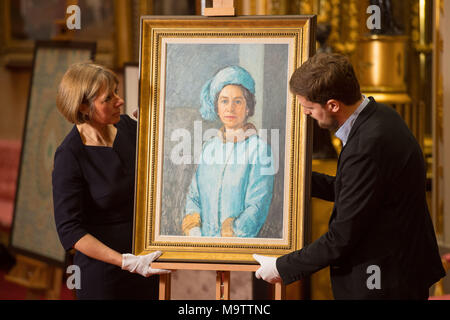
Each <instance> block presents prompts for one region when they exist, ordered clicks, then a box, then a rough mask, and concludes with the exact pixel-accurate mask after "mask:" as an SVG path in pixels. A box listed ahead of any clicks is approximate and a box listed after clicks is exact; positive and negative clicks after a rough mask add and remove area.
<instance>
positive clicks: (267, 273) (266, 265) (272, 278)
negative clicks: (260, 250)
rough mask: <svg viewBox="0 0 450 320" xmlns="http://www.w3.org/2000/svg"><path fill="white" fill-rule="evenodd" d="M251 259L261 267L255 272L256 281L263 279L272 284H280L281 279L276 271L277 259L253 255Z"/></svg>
mask: <svg viewBox="0 0 450 320" xmlns="http://www.w3.org/2000/svg"><path fill="white" fill-rule="evenodd" d="M253 259H255V260H256V261H258V263H259V264H260V265H261V267H260V268H259V269H258V270H256V272H255V276H256V278H257V279H263V280H265V281H267V282H269V283H272V284H273V283H276V282H281V277H280V274H279V273H278V270H277V258H273V257H266V256H261V255H259V254H254V255H253Z"/></svg>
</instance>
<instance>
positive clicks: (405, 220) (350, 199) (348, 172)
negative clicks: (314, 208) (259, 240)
mask: <svg viewBox="0 0 450 320" xmlns="http://www.w3.org/2000/svg"><path fill="white" fill-rule="evenodd" d="M370 100H371V101H370V103H369V104H368V105H367V106H366V107H365V109H363V111H362V112H361V113H360V115H359V116H358V117H357V119H356V121H355V123H354V125H353V127H352V129H351V131H350V134H349V137H348V140H347V144H346V145H345V146H344V147H343V149H342V151H341V154H340V156H339V160H338V165H337V172H336V177H331V176H327V175H324V174H319V173H313V176H312V186H311V188H312V190H311V192H312V196H313V197H318V198H321V199H324V200H328V201H334V208H333V212H332V215H331V218H330V221H329V229H328V232H327V233H325V234H324V235H323V236H322V237H320V238H319V239H318V240H316V241H314V242H312V243H311V244H309V245H307V246H305V247H304V248H303V249H301V250H299V251H295V252H292V253H290V254H287V255H285V256H282V257H280V258H279V259H277V269H278V271H279V273H280V276H281V278H282V280H283V282H284V283H287V284H288V283H291V282H293V281H296V280H299V279H301V278H303V277H306V276H308V275H310V274H311V273H313V272H316V271H318V270H320V269H322V268H324V267H326V266H330V273H331V282H332V288H333V294H334V297H335V298H336V299H403V298H406V297H408V291H411V290H412V291H414V290H420V289H421V288H428V287H430V286H431V285H432V284H433V283H435V282H436V281H438V280H439V279H440V278H441V277H443V276H444V275H445V271H444V269H443V267H442V263H441V260H440V256H439V252H438V246H437V242H436V237H435V234H434V229H433V225H432V222H431V218H430V214H429V211H428V207H427V202H426V190H425V188H426V173H425V172H426V170H425V163H424V159H423V155H422V151H421V148H420V146H419V144H418V143H417V141H416V139H415V138H414V136H413V135H412V134H411V132H410V130H409V129H408V127H407V126H406V124H405V122H404V121H403V119H402V118H401V117H400V116H399V115H398V114H397V112H396V111H395V110H393V109H392V108H390V107H388V106H385V105H383V104H379V103H376V102H375V101H374V99H373V98H372V97H370ZM369 266H376V267H378V268H379V269H378V270H379V272H377V271H374V270H376V269H372V267H371V268H369ZM376 267H375V268H376ZM376 274H378V275H379V279H380V285H381V286H379V289H378V288H373V286H374V285H376V284H377V281H376V280H377V279H376V278H375V277H377V275H376ZM370 288H372V289H370Z"/></svg>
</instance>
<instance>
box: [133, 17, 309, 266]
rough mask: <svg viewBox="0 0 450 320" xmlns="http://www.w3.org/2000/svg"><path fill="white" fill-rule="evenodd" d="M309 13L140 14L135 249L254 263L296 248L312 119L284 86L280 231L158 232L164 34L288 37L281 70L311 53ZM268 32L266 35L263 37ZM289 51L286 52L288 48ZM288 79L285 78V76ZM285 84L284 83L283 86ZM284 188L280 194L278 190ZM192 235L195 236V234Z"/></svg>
mask: <svg viewBox="0 0 450 320" xmlns="http://www.w3.org/2000/svg"><path fill="white" fill-rule="evenodd" d="M315 24H316V17H315V16H277V17H274V16H271V17H269V16H246V17H231V18H229V17H228V18H205V17H182V16H178V17H167V16H165V17H164V16H152V17H142V19H141V42H140V44H141V46H140V71H139V72H140V112H139V122H138V147H137V168H136V169H137V170H136V172H137V173H136V175H137V177H136V196H135V200H136V201H135V216H134V219H135V220H134V241H133V247H134V253H135V254H146V253H149V252H151V251H154V250H161V251H163V255H162V256H161V257H160V259H159V261H177V262H180V261H190V262H216V263H217V262H221V263H223V262H225V263H255V261H254V260H253V258H252V254H253V253H259V254H265V255H272V256H279V255H283V254H286V253H289V252H291V251H294V250H298V249H300V248H301V247H302V246H303V245H304V243H305V239H307V237H306V234H307V231H308V230H307V228H306V225H307V223H306V221H307V219H308V211H309V209H308V204H309V196H310V194H309V185H310V170H311V168H310V164H311V158H310V157H311V150H310V149H311V144H312V143H311V142H310V136H311V132H310V130H311V128H312V127H311V125H310V120H308V118H307V117H306V116H305V115H304V114H303V113H301V112H300V108H299V102H298V101H297V100H296V98H295V96H294V95H293V94H291V93H290V92H286V99H287V100H286V101H287V104H286V106H287V107H286V120H285V123H286V142H285V146H286V153H285V154H286V157H285V161H284V166H285V167H284V192H285V195H284V199H285V200H284V206H283V207H284V210H283V211H284V213H283V230H284V231H283V236H282V238H281V239H266V238H237V237H231V238H226V237H216V238H213V237H205V238H203V237H197V239H193V238H192V237H184V236H179V237H174V238H173V239H172V238H170V237H164V236H160V235H159V234H157V231H156V226H157V223H158V219H159V215H160V214H161V213H160V212H157V211H158V208H160V205H159V204H160V203H161V201H162V196H161V190H162V186H161V185H162V181H161V172H162V170H161V167H162V165H163V159H162V157H163V154H164V153H163V148H164V146H163V143H162V142H163V141H164V130H163V129H162V128H163V126H164V122H165V119H164V109H162V108H163V103H161V101H163V100H161V96H162V97H163V99H164V82H163V80H162V79H165V71H166V69H165V68H164V67H163V66H164V64H163V63H164V57H163V51H164V43H165V42H164V41H165V40H167V39H183V41H187V42H190V41H194V40H195V41H199V39H200V40H202V39H206V40H208V39H214V41H217V39H219V41H220V39H223V41H224V42H225V43H230V41H234V40H233V39H236V41H246V39H248V41H251V40H252V39H263V41H270V39H278V40H279V39H282V40H283V41H289V43H290V45H289V51H290V54H289V59H290V60H291V61H288V66H289V69H288V76H289V75H290V74H292V72H293V71H294V70H295V69H296V68H297V67H299V66H300V65H301V64H302V63H303V62H304V61H305V60H307V59H308V57H309V56H311V55H312V54H313V53H314V48H315V34H314V31H315ZM267 39H269V40H267ZM291 53H292V54H291ZM287 80H288V79H286V81H287ZM287 91H289V90H287ZM282 196H283V195H282ZM194 238H195V237H194Z"/></svg>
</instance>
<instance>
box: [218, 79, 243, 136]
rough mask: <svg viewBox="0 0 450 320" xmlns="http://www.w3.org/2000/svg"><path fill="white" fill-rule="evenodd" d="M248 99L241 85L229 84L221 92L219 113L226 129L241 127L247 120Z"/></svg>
mask: <svg viewBox="0 0 450 320" xmlns="http://www.w3.org/2000/svg"><path fill="white" fill-rule="evenodd" d="M247 112H248V111H247V101H246V100H245V97H244V93H243V91H242V89H241V87H240V86H237V85H227V86H225V87H224V88H223V89H222V90H221V91H220V93H219V98H218V99H217V113H218V115H219V118H220V120H221V121H222V123H223V124H224V126H225V128H226V129H233V130H236V129H241V128H242V127H243V126H244V125H245V123H246V122H247Z"/></svg>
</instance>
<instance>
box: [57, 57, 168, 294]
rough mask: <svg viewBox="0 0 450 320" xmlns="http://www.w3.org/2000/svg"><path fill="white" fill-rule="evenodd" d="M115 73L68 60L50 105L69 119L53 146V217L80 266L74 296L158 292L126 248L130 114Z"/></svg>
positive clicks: (141, 260)
mask: <svg viewBox="0 0 450 320" xmlns="http://www.w3.org/2000/svg"><path fill="white" fill-rule="evenodd" d="M117 85H118V79H117V76H116V75H115V74H114V73H113V72H112V71H111V70H109V69H107V68H105V67H103V66H100V65H96V64H93V63H79V64H75V65H72V66H71V67H70V68H69V69H68V70H67V72H66V74H65V75H64V77H63V79H62V81H61V83H60V85H59V89H58V94H57V101H56V104H57V107H58V109H59V111H60V112H61V114H62V115H63V116H64V117H65V118H66V119H67V120H68V121H69V122H71V123H74V124H75V125H74V127H73V128H72V130H71V131H70V132H69V134H68V135H67V136H66V137H65V139H64V141H63V142H62V143H61V145H60V146H59V147H58V148H57V150H56V152H55V160H54V169H53V173H52V181H53V203H54V213H55V223H56V228H57V231H58V235H59V238H60V240H61V243H62V245H63V247H64V249H65V250H69V249H71V248H74V249H75V250H76V253H75V256H74V264H75V265H77V266H78V267H80V270H81V288H79V289H77V297H78V298H79V299H150V298H156V297H157V277H150V278H148V277H149V276H151V275H153V274H160V273H166V272H168V271H167V270H155V269H152V268H151V267H150V264H151V262H152V261H153V260H154V259H156V258H157V257H158V256H159V255H160V254H161V252H153V253H150V254H148V255H145V256H135V255H132V254H130V253H129V252H131V250H132V230H133V208H134V193H133V192H134V182H135V154H136V151H135V150H136V121H134V120H132V119H131V118H130V117H128V116H127V115H121V111H120V108H121V106H123V103H124V101H123V100H122V99H121V98H120V97H119V96H118V91H117Z"/></svg>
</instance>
